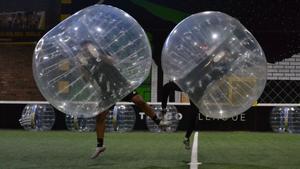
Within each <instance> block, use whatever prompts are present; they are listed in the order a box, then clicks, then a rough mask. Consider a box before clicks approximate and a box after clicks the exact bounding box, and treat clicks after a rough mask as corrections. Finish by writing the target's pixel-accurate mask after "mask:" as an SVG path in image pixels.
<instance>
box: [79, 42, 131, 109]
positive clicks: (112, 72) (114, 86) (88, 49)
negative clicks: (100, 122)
mask: <svg viewBox="0 0 300 169" xmlns="http://www.w3.org/2000/svg"><path fill="white" fill-rule="evenodd" d="M76 58H78V60H79V63H80V65H81V66H80V68H81V71H82V74H83V79H85V80H86V81H87V82H89V83H91V85H92V86H93V87H94V88H95V89H96V90H97V91H99V93H100V94H101V96H103V97H102V98H101V99H102V102H99V104H100V105H99V106H101V104H103V105H107V104H106V103H111V102H115V101H116V100H117V98H120V97H121V96H122V94H123V92H125V91H123V90H124V88H128V86H130V83H129V82H128V81H127V79H126V78H124V76H123V75H122V74H121V73H120V71H119V70H118V69H117V68H116V67H115V66H114V64H115V61H114V58H113V57H112V56H111V55H110V54H109V53H108V52H107V51H105V50H102V49H100V48H99V47H97V45H96V44H95V43H94V42H93V41H90V40H86V41H83V42H82V43H81V44H80V51H79V53H78V54H77V56H76Z"/></svg>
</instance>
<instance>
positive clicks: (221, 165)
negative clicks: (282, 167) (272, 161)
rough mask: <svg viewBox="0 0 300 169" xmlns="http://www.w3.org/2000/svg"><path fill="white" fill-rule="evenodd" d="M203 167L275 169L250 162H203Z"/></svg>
mask: <svg viewBox="0 0 300 169" xmlns="http://www.w3.org/2000/svg"><path fill="white" fill-rule="evenodd" d="M201 168H204V169H215V168H218V169H233V168H234V169H273V168H270V167H265V166H258V165H250V164H232V163H205V162H204V163H203V164H202V165H201Z"/></svg>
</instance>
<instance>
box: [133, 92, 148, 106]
mask: <svg viewBox="0 0 300 169" xmlns="http://www.w3.org/2000/svg"><path fill="white" fill-rule="evenodd" d="M132 102H133V103H134V104H135V105H137V106H138V107H145V106H146V102H145V101H144V99H143V98H142V97H141V96H139V95H136V96H135V97H133V98H132Z"/></svg>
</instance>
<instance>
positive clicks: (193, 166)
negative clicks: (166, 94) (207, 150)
mask: <svg viewBox="0 0 300 169" xmlns="http://www.w3.org/2000/svg"><path fill="white" fill-rule="evenodd" d="M200 164H201V163H200V162H198V132H195V134H194V141H193V148H192V154H191V162H190V163H189V165H190V169H198V165H200Z"/></svg>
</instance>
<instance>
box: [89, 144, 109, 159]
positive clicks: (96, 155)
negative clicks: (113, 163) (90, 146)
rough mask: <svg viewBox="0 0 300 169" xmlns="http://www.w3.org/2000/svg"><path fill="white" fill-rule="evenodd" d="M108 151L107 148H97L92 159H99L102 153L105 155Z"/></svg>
mask: <svg viewBox="0 0 300 169" xmlns="http://www.w3.org/2000/svg"><path fill="white" fill-rule="evenodd" d="M105 150H106V148H105V146H102V147H96V151H95V152H94V154H93V155H92V156H91V159H95V158H97V157H98V156H99V155H100V154H101V153H103V152H104V151H105Z"/></svg>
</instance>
